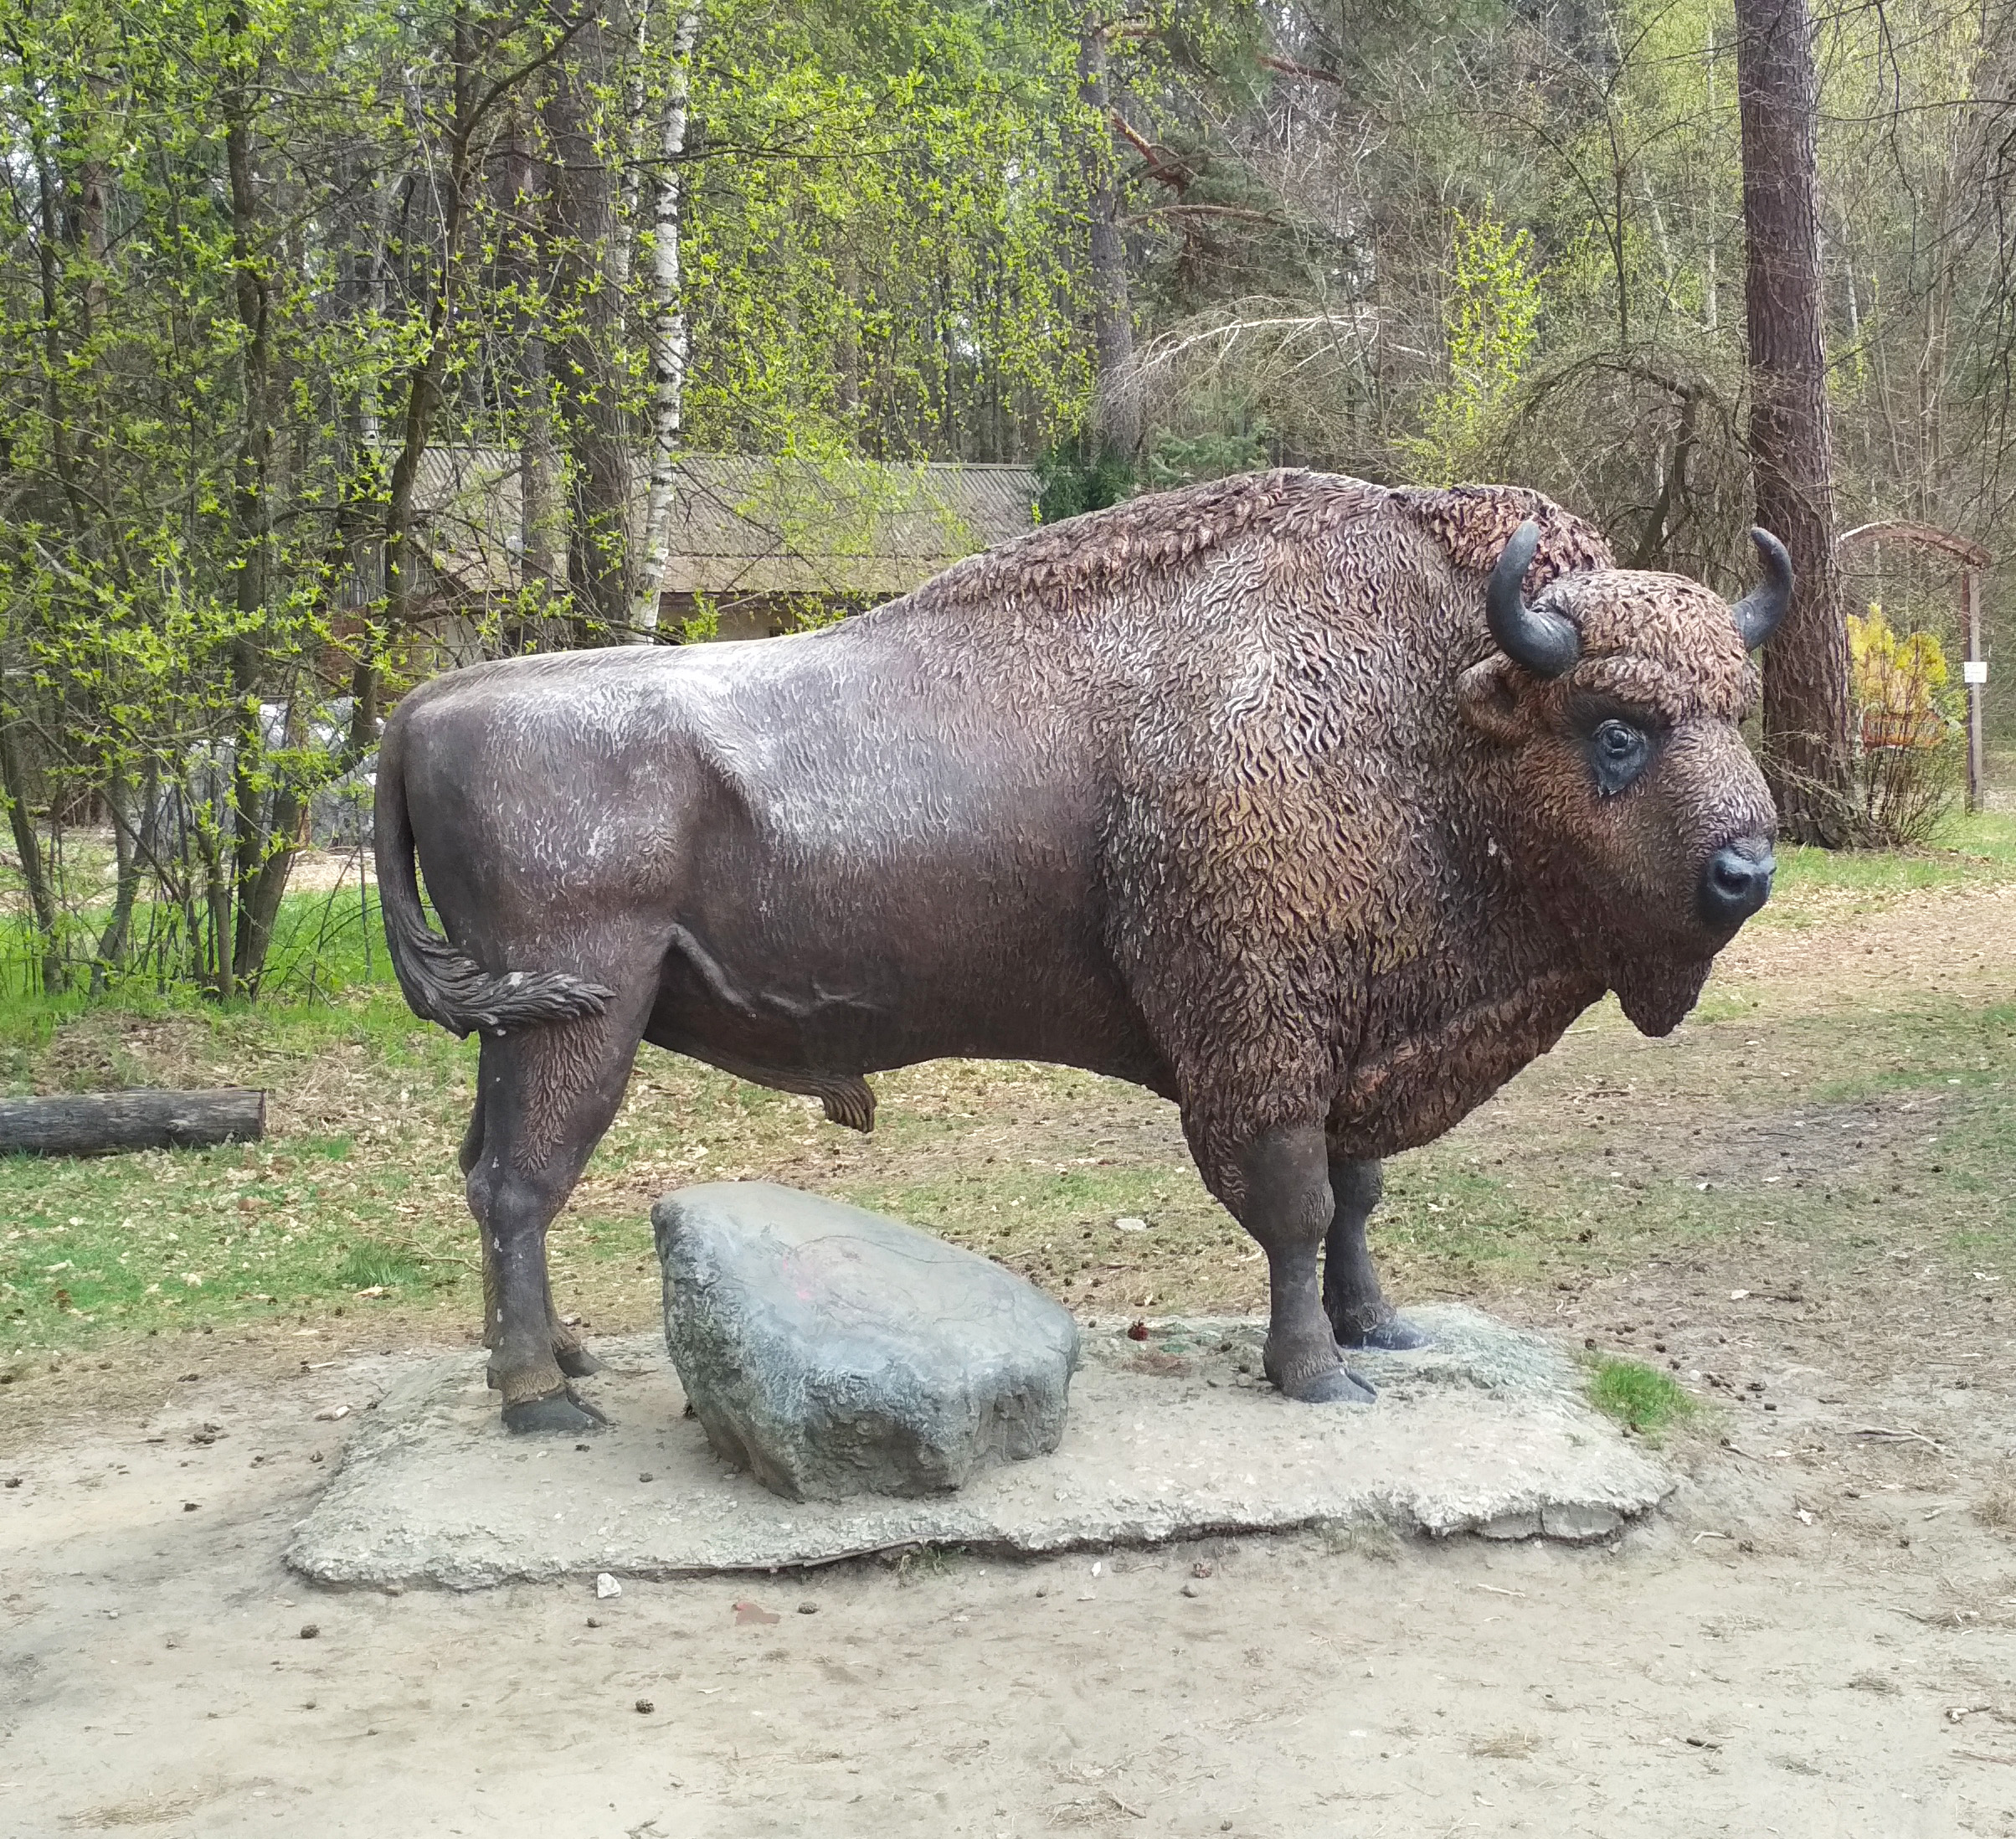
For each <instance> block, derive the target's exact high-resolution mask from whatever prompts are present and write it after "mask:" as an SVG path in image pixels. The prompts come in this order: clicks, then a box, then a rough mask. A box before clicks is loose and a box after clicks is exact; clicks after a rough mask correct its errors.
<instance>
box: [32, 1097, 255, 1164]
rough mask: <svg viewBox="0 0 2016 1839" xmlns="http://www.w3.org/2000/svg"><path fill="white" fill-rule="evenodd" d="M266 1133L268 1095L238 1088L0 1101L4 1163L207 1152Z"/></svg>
mask: <svg viewBox="0 0 2016 1839" xmlns="http://www.w3.org/2000/svg"><path fill="white" fill-rule="evenodd" d="M265 1133H266V1095H265V1093H264V1092H255V1091H249V1090H247V1089H244V1088H243V1087H239V1086H227V1087H225V1088H224V1089H221V1090H219V1091H214V1092H161V1091H152V1090H140V1091H133V1092H86V1093H80V1094H77V1095H72V1096H69V1097H64V1098H28V1099H0V1155H5V1156H22V1155H27V1156H107V1155H111V1154H114V1153H116V1152H117V1151H122V1150H151V1149H202V1148H205V1147H208V1146H209V1145H211V1144H213V1143H256V1142H257V1141H259V1140H260V1137H262V1136H265Z"/></svg>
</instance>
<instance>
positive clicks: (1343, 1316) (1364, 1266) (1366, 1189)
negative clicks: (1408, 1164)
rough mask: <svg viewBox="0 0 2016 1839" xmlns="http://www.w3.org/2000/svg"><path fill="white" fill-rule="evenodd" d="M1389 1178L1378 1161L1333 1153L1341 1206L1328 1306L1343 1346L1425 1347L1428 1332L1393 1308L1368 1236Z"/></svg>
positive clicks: (1331, 1244) (1333, 1235) (1326, 1289)
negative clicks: (1381, 1283) (1368, 1225)
mask: <svg viewBox="0 0 2016 1839" xmlns="http://www.w3.org/2000/svg"><path fill="white" fill-rule="evenodd" d="M1385 1191H1386V1182H1385V1179H1384V1177H1382V1176H1381V1174H1380V1172H1379V1164H1378V1163H1377V1162H1373V1161H1365V1162H1353V1161H1351V1160H1350V1159H1349V1158H1348V1157H1345V1156H1331V1158H1330V1193H1332V1194H1333V1195H1334V1196H1335V1200H1336V1211H1335V1213H1333V1214H1332V1215H1331V1217H1330V1231H1329V1239H1328V1241H1327V1242H1326V1243H1325V1244H1324V1249H1323V1311H1324V1314H1325V1315H1326V1316H1329V1321H1330V1328H1331V1331H1332V1332H1334V1333H1335V1335H1336V1337H1337V1342H1338V1345H1339V1346H1340V1347H1386V1348H1391V1349H1396V1350H1397V1349H1401V1348H1406V1347H1427V1344H1428V1337H1427V1336H1426V1335H1424V1334H1423V1333H1422V1332H1421V1331H1420V1330H1419V1329H1418V1328H1417V1327H1416V1326H1414V1325H1413V1324H1412V1322H1410V1321H1404V1320H1402V1319H1401V1316H1398V1315H1396V1313H1395V1312H1394V1310H1393V1306H1392V1304H1391V1303H1390V1302H1388V1301H1386V1294H1385V1292H1384V1291H1383V1290H1381V1289H1380V1287H1379V1273H1378V1271H1377V1270H1375V1269H1374V1268H1373V1265H1372V1254H1371V1249H1370V1248H1369V1247H1368V1246H1367V1245H1366V1244H1365V1223H1366V1221H1368V1220H1369V1219H1370V1218H1371V1215H1372V1209H1373V1208H1375V1207H1376V1206H1377V1205H1378V1204H1379V1197H1380V1196H1381V1194H1382V1193H1384V1192H1385Z"/></svg>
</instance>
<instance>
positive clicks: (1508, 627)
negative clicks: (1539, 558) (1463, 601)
mask: <svg viewBox="0 0 2016 1839" xmlns="http://www.w3.org/2000/svg"><path fill="white" fill-rule="evenodd" d="M1539 547H1540V526H1539V525H1538V524H1537V523H1535V522H1534V521H1533V519H1532V518H1527V519H1526V521H1525V523H1522V524H1520V527H1519V528H1517V529H1516V530H1515V531H1514V532H1513V533H1512V540H1511V541H1510V542H1509V543H1507V544H1506V545H1505V548H1504V554H1502V555H1500V556H1499V559H1498V566H1497V567H1496V568H1494V569H1492V571H1491V582H1490V585H1489V587H1487V588H1486V589H1485V590H1484V613H1485V617H1486V618H1487V619H1488V620H1489V622H1490V626H1491V636H1492V637H1493V638H1494V639H1496V640H1497V641H1498V646H1499V650H1500V651H1502V652H1504V654H1505V656H1506V657H1509V658H1510V659H1511V660H1512V662H1514V663H1515V664H1523V665H1524V666H1525V667H1526V668H1527V669H1528V670H1529V671H1530V672H1532V673H1533V674H1534V675H1535V677H1559V676H1560V675H1561V672H1564V671H1566V670H1567V669H1569V668H1570V667H1571V666H1572V665H1573V664H1574V662H1575V661H1576V658H1578V657H1581V652H1582V636H1581V633H1580V632H1578V631H1576V629H1575V624H1574V622H1573V621H1571V620H1565V619H1563V618H1562V617H1561V615H1560V614H1558V613H1554V612H1550V611H1549V610H1547V609H1546V608H1545V607H1540V606H1529V605H1526V600H1525V595H1524V594H1523V593H1521V592H1520V583H1522V582H1523V581H1524V580H1525V578H1526V569H1527V567H1528V565H1529V564H1530V563H1531V562H1532V560H1533V552H1534V550H1535V549H1538V548H1539Z"/></svg>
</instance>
